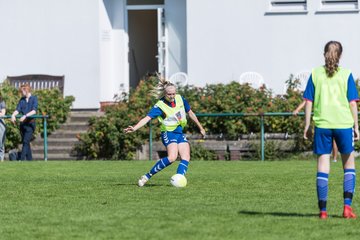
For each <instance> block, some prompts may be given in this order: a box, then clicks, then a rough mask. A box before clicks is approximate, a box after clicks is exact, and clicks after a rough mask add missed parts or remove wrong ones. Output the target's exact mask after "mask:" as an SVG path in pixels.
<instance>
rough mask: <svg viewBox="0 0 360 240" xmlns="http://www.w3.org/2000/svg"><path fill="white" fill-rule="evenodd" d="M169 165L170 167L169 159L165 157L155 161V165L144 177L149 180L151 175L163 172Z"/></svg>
mask: <svg viewBox="0 0 360 240" xmlns="http://www.w3.org/2000/svg"><path fill="white" fill-rule="evenodd" d="M169 165H171V162H170V161H169V159H168V158H167V157H165V158H162V159H160V160H159V161H157V162H156V163H155V165H154V166H153V167H152V168H151V170H150V172H148V173H147V174H145V175H146V177H147V178H149V179H150V178H151V177H152V176H153V175H155V174H156V173H158V172H160V171H161V170H163V169H164V168H166V167H167V166H169Z"/></svg>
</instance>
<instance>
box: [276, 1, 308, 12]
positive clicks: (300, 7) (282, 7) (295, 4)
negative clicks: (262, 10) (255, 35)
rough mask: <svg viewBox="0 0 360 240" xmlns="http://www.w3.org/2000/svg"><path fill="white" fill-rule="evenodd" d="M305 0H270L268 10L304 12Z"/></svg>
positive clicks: (305, 8)
mask: <svg viewBox="0 0 360 240" xmlns="http://www.w3.org/2000/svg"><path fill="white" fill-rule="evenodd" d="M306 10H307V1H306V0H271V1H270V12H285V13H286V12H306Z"/></svg>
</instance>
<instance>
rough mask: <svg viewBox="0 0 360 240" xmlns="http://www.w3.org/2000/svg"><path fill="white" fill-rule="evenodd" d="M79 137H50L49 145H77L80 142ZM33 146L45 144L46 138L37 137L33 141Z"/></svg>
mask: <svg viewBox="0 0 360 240" xmlns="http://www.w3.org/2000/svg"><path fill="white" fill-rule="evenodd" d="M78 142H79V141H78V139H77V138H48V147H49V148H50V147H58V146H63V147H68V146H71V147H72V146H75V145H76V144H77V143H78ZM31 145H32V146H34V147H35V146H44V140H43V139H42V138H41V139H39V138H36V140H34V141H33V142H31Z"/></svg>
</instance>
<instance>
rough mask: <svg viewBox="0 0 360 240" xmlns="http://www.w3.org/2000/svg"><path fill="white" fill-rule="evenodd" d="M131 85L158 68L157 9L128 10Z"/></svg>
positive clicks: (136, 83) (135, 84)
mask: <svg viewBox="0 0 360 240" xmlns="http://www.w3.org/2000/svg"><path fill="white" fill-rule="evenodd" d="M128 34H129V68H130V69H129V71H130V87H131V88H135V87H136V86H137V85H138V83H139V81H140V79H142V78H143V77H144V76H145V75H148V74H153V73H155V72H156V71H157V70H158V59H157V55H158V14H157V10H152V9H150V10H128Z"/></svg>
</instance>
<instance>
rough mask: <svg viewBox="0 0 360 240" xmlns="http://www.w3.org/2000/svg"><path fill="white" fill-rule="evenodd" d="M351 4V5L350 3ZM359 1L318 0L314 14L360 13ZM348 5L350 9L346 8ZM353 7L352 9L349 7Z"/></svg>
mask: <svg viewBox="0 0 360 240" xmlns="http://www.w3.org/2000/svg"><path fill="white" fill-rule="evenodd" d="M351 2H353V3H351ZM359 4H360V1H359V0H319V5H320V7H319V9H318V10H317V11H316V13H337V12H345V13H346V12H350V13H351V12H355V13H356V12H360V8H359ZM346 5H349V6H350V7H347V6H346ZM351 5H353V7H352V6H351Z"/></svg>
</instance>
